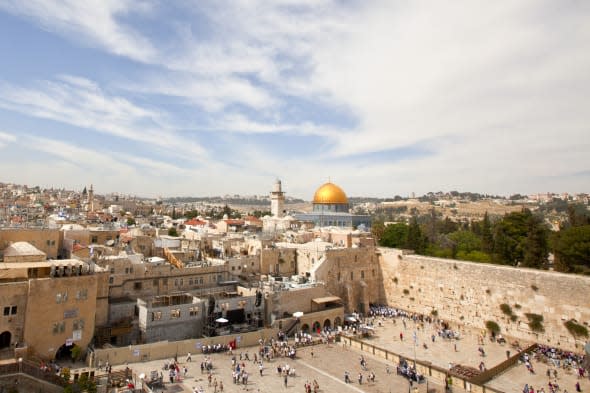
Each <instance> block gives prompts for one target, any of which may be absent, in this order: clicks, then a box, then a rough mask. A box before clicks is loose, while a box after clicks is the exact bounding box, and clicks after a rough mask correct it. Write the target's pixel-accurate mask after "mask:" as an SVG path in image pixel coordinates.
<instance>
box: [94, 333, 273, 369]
mask: <svg viewBox="0 0 590 393" xmlns="http://www.w3.org/2000/svg"><path fill="white" fill-rule="evenodd" d="M277 332H278V329H264V330H258V331H256V332H250V333H241V334H234V335H228V336H217V337H209V338H198V339H191V340H184V341H171V342H168V341H160V342H157V343H153V344H143V345H129V346H126V347H120V348H105V349H96V350H95V351H94V353H93V355H92V356H88V362H89V364H88V365H89V366H91V367H93V366H96V365H97V364H98V361H99V360H100V361H101V362H102V364H105V362H106V361H107V360H108V361H109V363H110V364H111V365H113V366H117V365H120V364H125V363H136V362H139V361H150V360H157V359H171V358H174V356H177V357H178V359H179V360H180V359H184V358H185V356H186V355H187V353H189V352H190V353H192V354H201V353H202V350H201V348H202V346H203V345H215V344H222V345H226V344H229V343H230V342H231V341H233V340H236V342H237V348H238V349H239V348H245V347H251V346H254V345H258V341H259V340H261V339H262V340H269V339H271V338H276V337H277Z"/></svg>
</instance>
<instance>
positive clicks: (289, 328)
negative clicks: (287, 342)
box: [285, 318, 299, 337]
mask: <svg viewBox="0 0 590 393" xmlns="http://www.w3.org/2000/svg"><path fill="white" fill-rule="evenodd" d="M298 323H299V320H298V319H296V318H294V319H292V320H291V323H290V324H289V325H287V327H286V328H285V336H287V337H288V336H290V335H291V333H293V331H294V330H295V328H296V327H297V324H298Z"/></svg>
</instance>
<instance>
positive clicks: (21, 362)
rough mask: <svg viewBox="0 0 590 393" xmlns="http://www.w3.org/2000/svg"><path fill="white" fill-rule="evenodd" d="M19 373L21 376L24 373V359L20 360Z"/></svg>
mask: <svg viewBox="0 0 590 393" xmlns="http://www.w3.org/2000/svg"><path fill="white" fill-rule="evenodd" d="M18 372H19V374H20V373H22V372H23V358H18Z"/></svg>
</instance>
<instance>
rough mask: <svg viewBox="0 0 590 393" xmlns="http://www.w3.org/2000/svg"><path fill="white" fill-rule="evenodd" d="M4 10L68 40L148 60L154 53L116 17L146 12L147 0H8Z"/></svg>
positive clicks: (136, 58) (143, 39)
mask: <svg viewBox="0 0 590 393" xmlns="http://www.w3.org/2000/svg"><path fill="white" fill-rule="evenodd" d="M0 8H1V9H4V10H5V11H8V12H11V13H14V14H17V15H24V16H26V17H28V18H31V19H33V20H35V21H37V22H38V23H39V24H41V25H42V26H43V27H44V28H45V29H47V30H50V31H54V32H56V33H58V34H60V35H62V36H64V37H66V38H67V39H70V40H75V41H77V42H80V43H82V44H83V45H91V46H94V45H96V46H99V47H102V48H104V49H106V50H107V51H109V52H111V53H114V54H116V55H121V56H126V57H129V58H131V59H134V60H138V61H142V62H148V61H151V60H152V59H153V58H154V56H155V55H156V50H155V49H154V47H153V46H152V44H151V43H150V42H149V41H148V40H147V39H146V38H144V37H142V36H141V35H140V34H138V33H137V32H136V31H135V30H133V29H132V28H130V27H128V26H125V25H124V24H122V23H121V22H119V21H118V20H117V17H120V16H124V15H126V14H130V13H134V14H138V13H146V12H149V11H150V9H151V7H150V5H149V3H147V2H138V1H131V0H86V1H78V0H60V1H51V0H30V1H20V0H7V1H4V2H2V3H0Z"/></svg>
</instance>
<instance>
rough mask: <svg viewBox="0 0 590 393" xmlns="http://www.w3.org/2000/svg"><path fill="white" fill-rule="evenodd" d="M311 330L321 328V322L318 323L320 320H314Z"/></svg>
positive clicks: (315, 330)
mask: <svg viewBox="0 0 590 393" xmlns="http://www.w3.org/2000/svg"><path fill="white" fill-rule="evenodd" d="M312 327H313V332H314V333H316V332H317V331H318V329H321V328H322V324H321V323H320V321H315V322H314V323H313V326H312Z"/></svg>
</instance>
